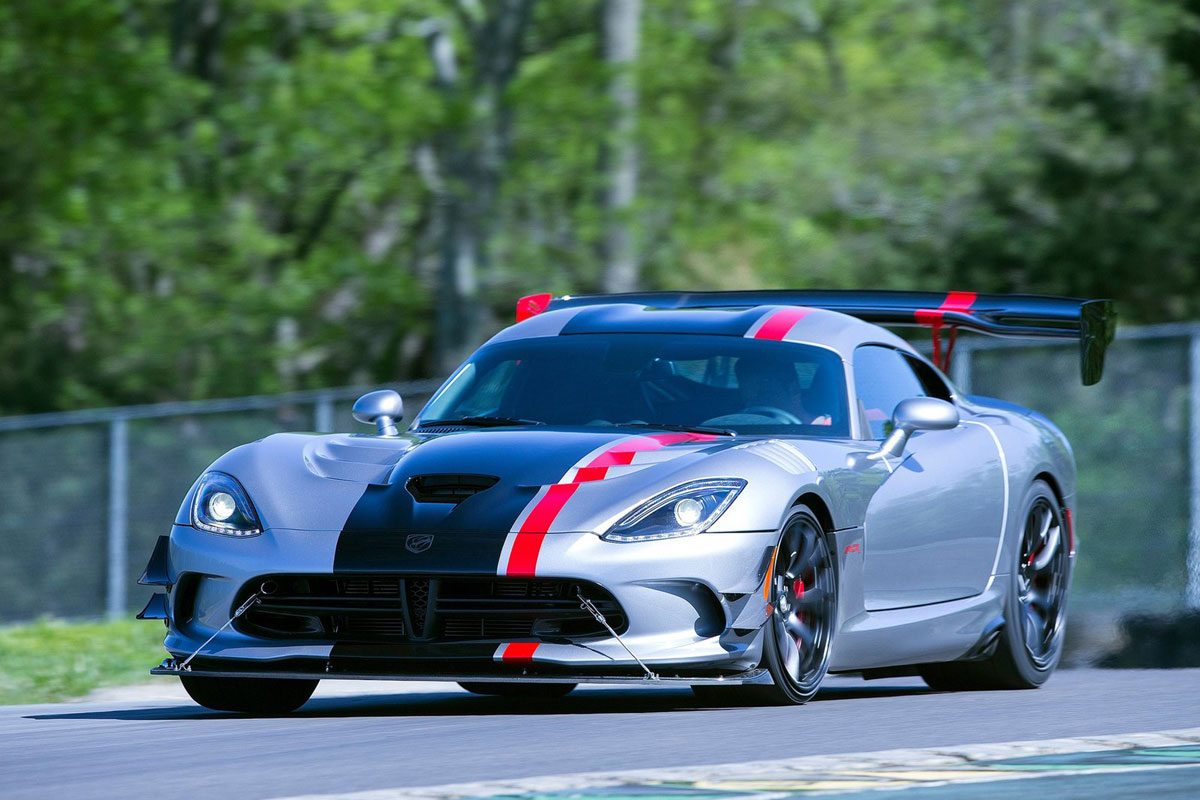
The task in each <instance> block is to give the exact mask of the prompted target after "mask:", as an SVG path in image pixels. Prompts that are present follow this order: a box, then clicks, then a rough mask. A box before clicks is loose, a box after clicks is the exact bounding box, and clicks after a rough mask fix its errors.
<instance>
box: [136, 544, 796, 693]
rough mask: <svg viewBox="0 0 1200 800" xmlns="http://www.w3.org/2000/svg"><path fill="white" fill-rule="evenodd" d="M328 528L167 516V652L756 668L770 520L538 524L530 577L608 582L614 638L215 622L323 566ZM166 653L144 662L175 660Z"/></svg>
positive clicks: (326, 664) (665, 670) (285, 672)
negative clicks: (257, 593) (258, 593)
mask: <svg viewBox="0 0 1200 800" xmlns="http://www.w3.org/2000/svg"><path fill="white" fill-rule="evenodd" d="M338 534H339V532H338V531H300V530H290V529H287V530H284V529H272V530H267V531H265V532H264V533H263V534H262V535H261V536H257V537H253V538H250V539H226V538H224V537H220V536H215V535H212V534H208V533H205V532H202V531H198V530H195V529H193V528H190V527H187V526H181V525H177V526H175V528H173V530H172V534H171V537H170V549H169V562H170V568H169V572H170V575H171V582H172V586H171V588H170V592H169V599H168V602H167V616H168V634H167V637H166V641H165V646H166V649H167V650H168V652H169V653H171V655H172V657H173V659H174V661H175V663H176V664H177V663H178V662H182V661H183V660H184V659H186V658H187V656H189V655H191V654H192V653H194V652H196V651H197V650H198V649H200V648H201V646H202V645H203V649H202V651H201V652H200V654H199V655H198V656H197V657H196V658H195V660H193V661H192V663H191V664H190V665H189V667H190V668H191V669H192V670H193V671H194V673H195V674H211V675H228V676H234V675H237V676H244V677H251V676H254V675H262V674H264V670H265V671H266V673H265V674H271V675H275V676H280V677H283V676H293V677H294V676H297V675H304V676H306V677H322V678H333V677H346V678H351V677H353V678H381V679H394V678H411V679H420V680H481V679H486V680H529V679H531V678H536V679H538V680H561V681H565V682H579V681H586V680H599V681H603V682H627V681H640V680H642V679H643V677H644V674H645V673H644V671H643V670H642V669H641V667H639V666H638V664H637V660H635V659H634V658H633V657H631V656H630V654H629V652H628V651H627V650H626V648H628V649H629V650H631V651H632V652H633V653H635V654H636V655H637V657H638V659H640V660H641V661H643V662H645V663H646V664H647V665H649V666H650V667H651V669H652V670H653V671H654V672H656V673H659V674H660V675H662V676H673V677H677V678H678V679H680V680H688V681H691V682H697V681H702V680H703V681H707V680H712V681H713V682H717V683H721V682H727V681H738V682H742V681H745V680H756V679H757V677H758V676H757V673H755V672H754V669H755V668H756V667H757V665H758V664H759V661H760V655H761V651H760V642H759V640H760V638H761V637H760V633H761V627H762V623H763V622H764V621H765V619H766V616H767V614H766V601H765V599H764V597H763V583H764V580H765V573H766V569H767V567H768V564H769V561H770V555H771V552H772V549H773V547H774V545H775V540H776V534H775V533H774V532H770V531H764V532H750V533H704V534H700V535H698V536H691V537H682V538H679V539H668V540H663V541H655V542H641V543H612V542H605V541H603V540H601V539H600V538H599V537H597V536H596V535H594V534H592V533H560V534H548V535H547V536H546V538H545V541H544V543H543V545H542V554H541V557H540V558H539V561H538V578H539V579H540V578H542V577H543V576H545V577H546V578H562V579H567V580H575V581H581V582H590V583H592V584H596V585H597V586H599V587H601V588H602V589H603V590H604V591H605V592H607V593H609V594H610V595H611V597H612V598H614V599H615V601H616V602H617V603H618V604H619V606H620V608H621V609H622V611H623V614H624V616H625V618H626V621H627V623H626V624H627V627H625V629H624V631H623V632H622V634H621V641H618V640H617V639H616V638H614V637H612V636H610V635H608V634H606V633H605V634H601V635H588V636H584V637H575V638H572V637H570V636H558V635H549V636H537V635H526V636H523V637H516V638H514V639H512V640H511V641H507V640H503V639H498V638H495V637H492V638H488V639H485V638H482V637H481V638H480V639H479V640H476V641H457V642H450V641H397V640H395V639H394V638H393V639H391V640H384V639H379V640H376V641H372V640H370V639H369V638H363V637H362V636H358V637H356V638H355V639H354V640H353V641H339V642H331V641H328V639H327V638H324V639H322V638H312V639H305V638H304V637H303V636H292V637H289V638H287V639H277V638H270V637H263V636H256V635H250V634H249V633H247V632H245V631H244V630H238V629H236V628H237V626H227V627H224V628H223V626H226V624H227V623H229V621H230V616H231V614H232V612H233V610H234V609H235V608H236V607H237V605H238V604H239V603H240V602H241V600H242V599H244V597H245V596H246V592H247V588H246V587H247V586H252V585H256V584H255V583H254V582H255V581H258V580H259V579H260V578H262V577H263V576H268V575H272V574H281V573H287V574H298V575H311V576H314V577H322V578H328V577H329V576H331V575H332V574H333V572H332V567H333V554H334V549H335V547H336V543H337V538H338ZM464 574H465V575H470V574H471V573H464ZM474 574H475V575H478V574H479V573H474ZM491 577H495V575H494V573H493V574H492V575H491ZM214 634H215V637H214ZM210 637H214V638H212V641H211V642H208V643H207V644H205V642H206V640H207V639H209V638H210ZM514 642H516V643H521V644H523V645H524V647H521V648H518V650H519V657H517V658H512V657H507V655H511V653H512V652H513V651H511V650H506V646H507V645H508V644H512V643H514ZM534 645H536V647H534ZM506 654H507V655H506ZM171 662H172V659H168V661H167V662H164V666H163V667H160V668H158V669H156V670H154V673H155V674H179V673H178V669H177V668H176V667H175V666H173V665H172V663H171ZM739 676H740V677H739Z"/></svg>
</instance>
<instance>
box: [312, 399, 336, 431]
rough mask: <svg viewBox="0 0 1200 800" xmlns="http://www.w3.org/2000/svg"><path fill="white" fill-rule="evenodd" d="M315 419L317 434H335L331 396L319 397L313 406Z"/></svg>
mask: <svg viewBox="0 0 1200 800" xmlns="http://www.w3.org/2000/svg"><path fill="white" fill-rule="evenodd" d="M313 417H314V419H313V424H314V425H315V426H316V429H317V433H333V398H331V397H329V395H325V396H323V397H318V398H317V402H316V404H315V405H314V406H313Z"/></svg>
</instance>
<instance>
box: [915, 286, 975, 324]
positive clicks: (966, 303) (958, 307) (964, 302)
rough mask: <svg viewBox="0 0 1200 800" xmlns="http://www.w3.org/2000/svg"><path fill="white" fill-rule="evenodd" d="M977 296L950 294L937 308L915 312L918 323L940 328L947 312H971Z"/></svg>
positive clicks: (973, 293)
mask: <svg viewBox="0 0 1200 800" xmlns="http://www.w3.org/2000/svg"><path fill="white" fill-rule="evenodd" d="M977 296H978V295H977V294H976V293H975V292H950V293H949V294H947V295H946V299H945V300H943V301H942V304H941V305H940V306H938V307H937V308H918V309H917V310H916V311H915V312H914V313H915V315H916V317H917V322H918V323H919V324H921V325H927V326H929V327H931V328H937V327H940V326H941V324H942V317H943V316H944V315H945V313H946V312H947V311H970V310H971V306H973V305H975V298H976V297H977Z"/></svg>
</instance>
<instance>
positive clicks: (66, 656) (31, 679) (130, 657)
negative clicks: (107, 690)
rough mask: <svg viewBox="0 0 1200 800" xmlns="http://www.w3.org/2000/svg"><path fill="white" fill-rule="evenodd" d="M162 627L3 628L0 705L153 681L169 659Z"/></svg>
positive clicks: (47, 623)
mask: <svg viewBox="0 0 1200 800" xmlns="http://www.w3.org/2000/svg"><path fill="white" fill-rule="evenodd" d="M163 633H164V629H163V626H162V623H156V622H151V621H142V620H119V621H115V622H64V621H62V620H54V619H43V620H39V621H37V622H32V623H28V624H23V625H8V626H3V627H0V705H11V704H14V703H46V702H53V701H55V700H65V699H67V698H69V697H79V696H81V695H85V694H87V693H88V692H90V691H91V690H92V689H95V688H97V687H99V686H121V685H125V684H131V683H143V682H145V681H148V680H150V676H149V674H148V671H149V669H150V668H151V667H154V666H157V665H158V663H159V662H160V661H162V659H163V658H164V657H165V656H166V653H165V652H164V650H163V646H162V641H163Z"/></svg>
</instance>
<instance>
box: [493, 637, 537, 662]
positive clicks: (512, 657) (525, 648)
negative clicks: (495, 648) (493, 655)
mask: <svg viewBox="0 0 1200 800" xmlns="http://www.w3.org/2000/svg"><path fill="white" fill-rule="evenodd" d="M538 644H539V643H538V642H509V643H508V644H506V645H504V652H502V653H501V654H500V660H501V661H503V662H504V663H506V664H513V663H516V664H529V663H531V662H532V661H533V654H534V653H536V652H537V649H538Z"/></svg>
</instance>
